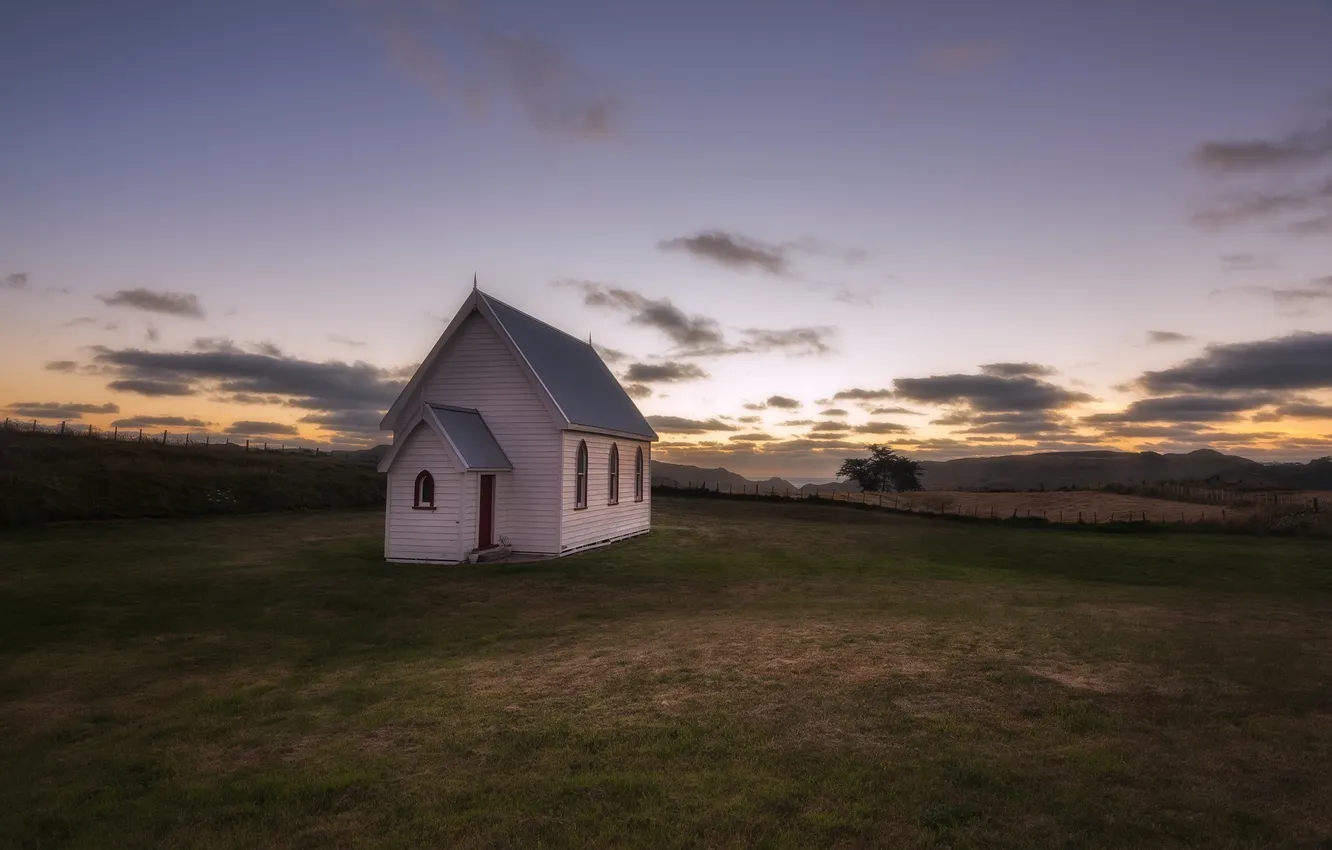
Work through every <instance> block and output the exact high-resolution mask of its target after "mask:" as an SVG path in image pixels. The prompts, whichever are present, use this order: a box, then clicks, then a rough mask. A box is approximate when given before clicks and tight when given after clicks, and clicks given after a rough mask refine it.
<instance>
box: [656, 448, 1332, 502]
mask: <svg viewBox="0 0 1332 850" xmlns="http://www.w3.org/2000/svg"><path fill="white" fill-rule="evenodd" d="M921 466H922V467H923V470H924V474H923V475H922V477H921V482H922V483H923V484H924V485H925V489H927V490H1041V489H1045V490H1058V489H1059V488H1061V487H1063V488H1071V487H1077V488H1079V489H1087V488H1096V487H1103V486H1106V485H1111V484H1121V485H1123V484H1142V483H1148V484H1151V483H1159V482H1165V481H1175V482H1207V483H1209V484H1211V485H1213V486H1217V487H1232V488H1271V487H1288V488H1303V489H1322V488H1329V487H1332V461H1328V460H1316V461H1311V462H1310V463H1307V464H1302V463H1279V464H1267V463H1260V462H1258V461H1256V460H1250V459H1249V458H1246V457H1240V456H1239V455H1227V454H1222V453H1221V452H1218V451H1213V450H1211V449H1199V450H1197V451H1193V452H1189V453H1187V454H1160V453H1157V452H1117V451H1082V452H1047V453H1043V454H1031V455H1002V456H999V457H966V458H958V459H956V460H945V461H923V462H922V463H921ZM652 482H653V483H654V484H669V483H674V484H675V485H676V486H681V487H685V486H689V485H690V484H692V485H693V486H704V487H708V488H709V489H711V488H714V487H716V486H717V485H720V486H721V488H722V489H723V490H724V489H726V487H727V486H728V485H729V486H731V487H732V488H735V489H739V488H741V487H742V486H748V487H753V486H755V485H758V487H759V489H760V491H762V492H766V491H767V490H768V489H769V488H773V489H777V490H786V489H789V490H792V491H795V490H805V491H808V490H813V489H816V488H817V489H818V490H820V491H824V492H827V491H831V490H838V491H847V490H850V491H855V490H858V489H859V488H858V487H856V485H855V484H854V483H851V482H834V483H828V484H817V485H816V484H806V485H805V486H804V487H796V486H795V485H793V484H791V483H790V482H789V481H786V480H785V479H782V478H769V479H767V480H764V481H754V480H751V479H749V478H746V477H744V476H743V475H740V474H738V473H735V472H731V471H730V470H728V469H724V468H720V467H718V468H716V469H703V468H701V467H697V466H688V465H684V464H675V463H666V462H664V461H656V460H654V461H653V462H652Z"/></svg>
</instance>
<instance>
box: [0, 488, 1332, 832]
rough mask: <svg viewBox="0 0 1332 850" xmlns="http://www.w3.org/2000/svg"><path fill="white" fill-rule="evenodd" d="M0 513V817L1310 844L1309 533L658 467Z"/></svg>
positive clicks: (1314, 743)
mask: <svg viewBox="0 0 1332 850" xmlns="http://www.w3.org/2000/svg"><path fill="white" fill-rule="evenodd" d="M654 523H655V530H654V533H653V534H652V535H650V536H649V537H646V538H640V539H638V540H635V541H631V542H629V543H627V544H625V545H622V546H618V547H615V548H611V549H607V550H603V551H600V552H594V553H589V554H586V555H582V556H577V557H571V558H567V559H564V560H560V561H546V562H536V563H528V564H510V565H483V566H477V567H428V566H407V565H385V564H383V563H382V562H381V560H380V555H381V542H380V533H381V529H382V516H381V514H380V513H379V512H377V511H372V512H365V513H326V514H286V515H267V516H252V517H228V518H207V519H196V520H188V521H186V520H170V521H168V520H159V521H126V522H123V523H110V524H101V525H92V524H89V525H73V526H64V527H48V528H44V529H39V530H38V529H32V530H20V531H13V532H8V533H6V534H5V535H3V536H0V638H2V639H0V734H3V737H4V741H5V753H4V758H3V761H2V762H0V764H2V765H3V766H2V767H0V818H2V819H3V820H2V821H0V846H4V847H47V846H51V847H56V846H74V847H107V846H152V847H164V846H182V847H201V848H207V847H258V846H264V847H321V848H322V847H335V846H336V847H352V846H396V847H417V846H455V847H483V846H523V847H536V846H545V847H550V846H578V847H589V846H591V847H595V846H602V847H626V846H644V847H647V846H651V847H659V846H666V847H670V846H677V847H684V846H709V847H819V846H847V847H855V846H869V845H874V846H892V847H1013V848H1018V847H1023V848H1026V847H1135V848H1136V847H1183V846H1195V847H1209V848H1240V847H1266V846H1273V847H1277V846H1280V847H1291V846H1305V847H1328V846H1332V783H1329V782H1328V780H1327V777H1328V776H1329V775H1332V557H1329V549H1328V547H1327V544H1326V542H1318V541H1313V540H1308V539H1279V538H1258V537H1245V536H1235V535H1222V536H1197V535H1190V534H1170V535H1141V536H1139V535H1130V534H1098V533H1076V532H1072V531H1067V530H1060V529H1032V528H1012V527H1000V526H995V525H989V524H963V523H948V522H939V521H937V520H931V519H927V518H919V517H910V516H901V515H892V514H888V513H880V512H877V511H853V510H845V509H840V508H836V507H832V506H827V505H823V506H820V505H813V504H804V503H794V502H793V503H776V502H774V503H755V502H742V501H738V500H737V501H734V502H732V501H728V500H701V499H700V500H662V501H660V502H658V504H657V505H656V506H655V515H654Z"/></svg>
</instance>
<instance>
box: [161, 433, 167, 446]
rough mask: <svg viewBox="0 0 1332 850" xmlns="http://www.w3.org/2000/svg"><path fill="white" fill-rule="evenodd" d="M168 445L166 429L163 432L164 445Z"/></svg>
mask: <svg viewBox="0 0 1332 850" xmlns="http://www.w3.org/2000/svg"><path fill="white" fill-rule="evenodd" d="M166 444H167V432H166V430H165V429H164V430H163V431H162V445H164V446H165V445H166Z"/></svg>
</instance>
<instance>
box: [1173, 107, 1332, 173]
mask: <svg viewBox="0 0 1332 850" xmlns="http://www.w3.org/2000/svg"><path fill="white" fill-rule="evenodd" d="M1328 158H1332V118H1328V119H1326V120H1324V121H1322V122H1320V123H1318V124H1316V125H1314V126H1311V127H1307V128H1302V129H1299V130H1296V131H1294V132H1292V133H1288V134H1286V135H1285V136H1281V137H1279V138H1275V139H1249V140H1244V141H1218V142H1203V143H1202V144H1201V145H1199V146H1198V147H1197V148H1196V149H1195V150H1194V151H1193V161H1194V162H1195V163H1196V164H1197V165H1198V166H1199V167H1201V168H1203V169H1204V170H1206V171H1210V172H1213V173H1216V174H1234V173H1238V172H1258V171H1271V170H1274V169H1284V168H1296V167H1304V166H1309V165H1314V164H1316V163H1318V162H1320V161H1322V160H1324V159H1328Z"/></svg>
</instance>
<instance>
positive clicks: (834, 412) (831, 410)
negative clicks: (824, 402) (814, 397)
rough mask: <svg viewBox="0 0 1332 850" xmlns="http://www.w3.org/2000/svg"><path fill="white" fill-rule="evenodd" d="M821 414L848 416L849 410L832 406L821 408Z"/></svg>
mask: <svg viewBox="0 0 1332 850" xmlns="http://www.w3.org/2000/svg"><path fill="white" fill-rule="evenodd" d="M819 415H820V416H846V415H847V411H845V410H843V409H842V408H840V407H830V408H828V409H827V410H820V411H819Z"/></svg>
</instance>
